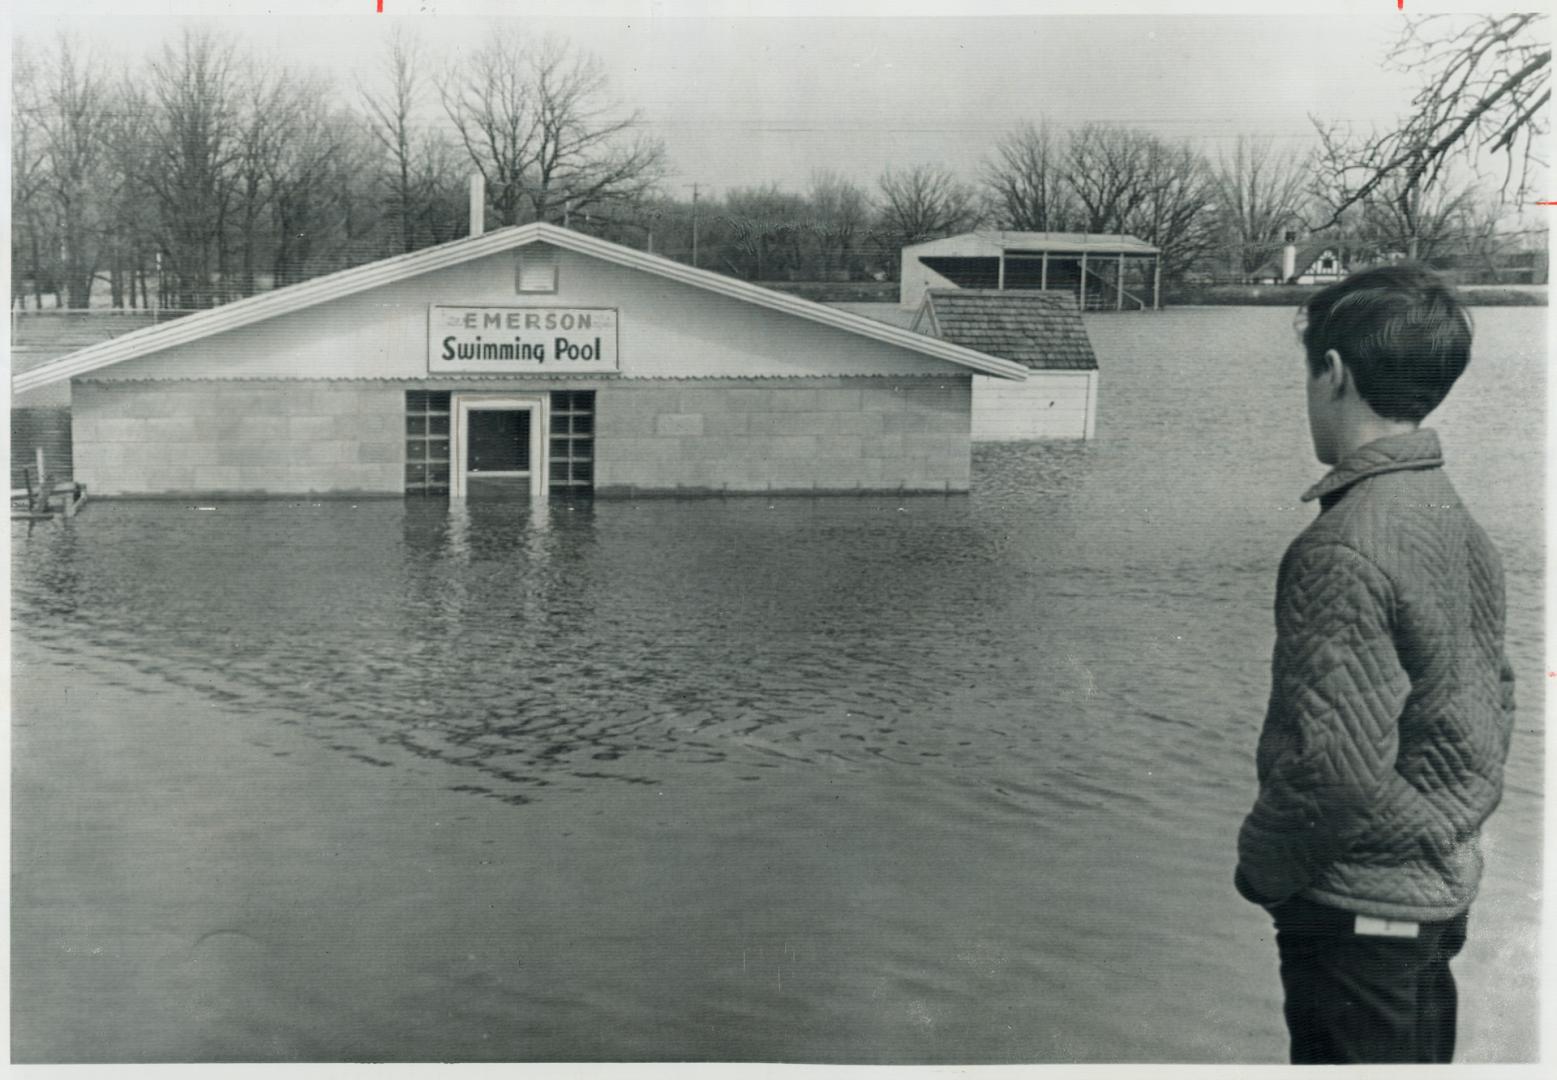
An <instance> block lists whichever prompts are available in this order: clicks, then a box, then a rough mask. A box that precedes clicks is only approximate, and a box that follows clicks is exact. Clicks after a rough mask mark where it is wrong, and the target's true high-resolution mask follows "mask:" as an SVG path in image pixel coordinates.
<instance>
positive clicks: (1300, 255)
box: [1251, 238, 1358, 285]
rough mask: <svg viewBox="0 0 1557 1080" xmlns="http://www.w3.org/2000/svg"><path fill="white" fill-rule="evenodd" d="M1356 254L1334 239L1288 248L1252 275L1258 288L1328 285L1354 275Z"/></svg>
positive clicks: (1323, 239)
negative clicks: (1260, 286)
mask: <svg viewBox="0 0 1557 1080" xmlns="http://www.w3.org/2000/svg"><path fill="white" fill-rule="evenodd" d="M1357 261H1358V259H1357V255H1356V253H1355V252H1354V251H1353V250H1352V249H1351V248H1349V247H1348V246H1347V245H1346V244H1345V243H1344V242H1342V241H1340V240H1336V239H1333V238H1328V239H1327V238H1319V239H1314V240H1310V241H1309V242H1308V243H1306V244H1303V245H1302V246H1301V247H1300V246H1298V245H1297V244H1288V245H1287V246H1286V247H1285V248H1283V249H1282V252H1281V254H1280V255H1278V256H1273V257H1272V258H1270V259H1268V260H1267V261H1266V262H1265V264H1264V265H1263V266H1261V267H1260V268H1259V269H1258V270H1256V271H1255V272H1254V273H1253V274H1252V275H1251V281H1252V282H1253V283H1254V284H1256V285H1328V284H1329V283H1330V282H1332V281H1340V280H1341V279H1342V278H1343V277H1345V276H1346V275H1347V274H1349V273H1351V272H1352V267H1353V266H1354V265H1355V264H1356V263H1357Z"/></svg>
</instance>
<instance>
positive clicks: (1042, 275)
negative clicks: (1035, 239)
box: [1038, 248, 1049, 289]
mask: <svg viewBox="0 0 1557 1080" xmlns="http://www.w3.org/2000/svg"><path fill="white" fill-rule="evenodd" d="M1038 265H1039V272H1038V287H1039V288H1040V289H1047V288H1048V287H1049V249H1048V248H1044V249H1043V261H1042V262H1040V263H1039V264H1038Z"/></svg>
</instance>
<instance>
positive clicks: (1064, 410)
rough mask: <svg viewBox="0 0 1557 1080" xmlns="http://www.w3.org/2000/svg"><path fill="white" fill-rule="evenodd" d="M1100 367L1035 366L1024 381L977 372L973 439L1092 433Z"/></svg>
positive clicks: (1016, 439)
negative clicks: (1052, 368)
mask: <svg viewBox="0 0 1557 1080" xmlns="http://www.w3.org/2000/svg"><path fill="white" fill-rule="evenodd" d="M1096 412H1097V372H1095V371H1035V372H1033V373H1032V374H1031V375H1029V376H1028V377H1027V381H1026V382H1020V383H1015V382H1012V381H1010V380H1009V379H995V378H990V377H988V376H984V375H975V376H974V377H973V441H974V442H1020V441H1027V440H1035V439H1090V438H1091V437H1092V434H1093V429H1094V426H1095V423H1096Z"/></svg>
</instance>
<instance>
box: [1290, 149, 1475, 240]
mask: <svg viewBox="0 0 1557 1080" xmlns="http://www.w3.org/2000/svg"><path fill="white" fill-rule="evenodd" d="M1319 134H1320V149H1319V152H1318V153H1317V154H1316V155H1315V157H1314V159H1313V170H1312V182H1311V185H1310V192H1311V194H1312V196H1313V199H1314V205H1315V206H1316V207H1318V212H1317V214H1315V215H1314V216H1315V217H1316V218H1317V220H1319V221H1320V222H1321V224H1322V227H1323V228H1326V229H1329V230H1332V231H1333V232H1335V233H1336V234H1337V235H1339V236H1341V237H1343V238H1346V239H1349V240H1352V241H1354V242H1356V243H1358V244H1359V245H1361V246H1362V247H1363V248H1364V249H1365V251H1366V253H1367V255H1368V256H1369V257H1373V258H1385V257H1401V256H1404V257H1405V258H1409V259H1426V258H1429V257H1430V256H1431V255H1432V254H1433V252H1434V251H1435V250H1437V249H1438V248H1440V247H1441V246H1442V243H1443V240H1444V238H1445V236H1446V235H1447V234H1448V233H1449V232H1451V231H1452V229H1453V222H1454V221H1455V219H1456V217H1457V216H1458V215H1459V214H1460V213H1461V212H1462V211H1463V210H1464V209H1465V208H1466V207H1468V206H1469V205H1470V204H1471V202H1472V201H1473V200H1474V193H1473V190H1472V189H1471V188H1470V187H1468V186H1466V187H1460V188H1457V189H1454V190H1450V189H1449V188H1448V177H1447V175H1446V174H1444V173H1442V172H1421V173H1414V172H1412V171H1410V170H1400V171H1386V172H1383V173H1378V172H1376V171H1375V168H1374V164H1373V163H1374V162H1375V161H1376V153H1377V145H1376V144H1374V143H1370V142H1369V141H1368V140H1365V139H1357V138H1355V137H1353V136H1351V135H1350V133H1349V132H1348V131H1346V129H1343V128H1340V127H1335V126H1332V127H1321V128H1320V129H1319Z"/></svg>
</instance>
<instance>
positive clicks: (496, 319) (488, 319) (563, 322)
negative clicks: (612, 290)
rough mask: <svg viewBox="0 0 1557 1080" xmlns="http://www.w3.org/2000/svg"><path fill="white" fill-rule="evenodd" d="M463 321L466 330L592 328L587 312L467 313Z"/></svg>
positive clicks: (592, 324) (591, 321)
mask: <svg viewBox="0 0 1557 1080" xmlns="http://www.w3.org/2000/svg"><path fill="white" fill-rule="evenodd" d="M463 321H464V323H465V328H466V329H467V330H589V329H591V328H593V326H594V320H593V316H592V315H591V313H590V312H587V311H581V312H578V313H576V314H575V313H574V312H571V311H564V312H561V313H560V314H559V313H558V312H555V311H548V312H546V313H545V314H542V313H541V312H538V311H485V312H476V311H467V312H466V313H465V318H464V320H463Z"/></svg>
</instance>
